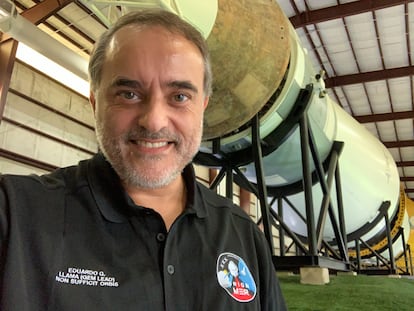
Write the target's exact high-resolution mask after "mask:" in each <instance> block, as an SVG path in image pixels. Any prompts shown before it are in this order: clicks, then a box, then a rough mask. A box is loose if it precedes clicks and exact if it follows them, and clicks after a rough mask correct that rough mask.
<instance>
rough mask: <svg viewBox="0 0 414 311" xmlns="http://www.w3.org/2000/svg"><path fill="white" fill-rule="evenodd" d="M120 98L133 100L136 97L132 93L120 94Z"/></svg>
mask: <svg viewBox="0 0 414 311" xmlns="http://www.w3.org/2000/svg"><path fill="white" fill-rule="evenodd" d="M121 96H122V97H124V98H126V99H135V98H136V97H137V95H136V94H135V93H134V92H127V91H125V92H121Z"/></svg>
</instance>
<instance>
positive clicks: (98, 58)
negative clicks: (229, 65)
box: [88, 9, 212, 96]
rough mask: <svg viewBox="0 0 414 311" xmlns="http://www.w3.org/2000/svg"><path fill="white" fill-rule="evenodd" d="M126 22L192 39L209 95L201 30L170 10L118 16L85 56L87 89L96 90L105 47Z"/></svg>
mask: <svg viewBox="0 0 414 311" xmlns="http://www.w3.org/2000/svg"><path fill="white" fill-rule="evenodd" d="M128 25H137V26H161V27H163V28H165V29H166V30H168V31H170V32H171V33H176V34H180V35H182V36H183V37H185V38H186V39H187V40H189V41H191V42H192V43H194V44H195V45H196V46H197V48H198V49H199V50H200V53H201V55H202V57H203V61H204V93H205V95H206V96H210V95H211V91H212V86H211V85H212V72H211V63H210V55H209V51H208V47H207V43H206V41H205V40H204V38H203V36H202V35H201V33H200V32H199V31H198V30H197V29H196V28H195V27H193V26H192V25H190V24H189V23H187V22H185V21H184V20H182V19H181V18H180V17H179V16H177V15H176V14H174V13H171V12H168V11H164V10H153V9H151V10H141V11H133V12H130V13H128V14H126V15H123V16H121V17H120V18H119V19H118V20H117V22H116V23H115V24H114V25H113V26H112V27H111V28H109V29H108V30H107V31H106V32H104V33H103V34H102V35H101V37H100V38H99V39H98V41H97V42H96V44H95V48H94V50H93V51H92V54H91V57H90V60H89V68H88V70H89V81H90V84H91V89H92V90H96V89H97V88H98V87H99V83H100V82H101V78H102V67H103V65H104V62H105V57H106V49H107V47H108V44H109V42H110V41H111V39H112V37H113V36H114V34H115V33H116V32H117V31H118V30H119V29H121V28H123V27H125V26H128Z"/></svg>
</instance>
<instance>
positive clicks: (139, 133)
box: [125, 127, 181, 143]
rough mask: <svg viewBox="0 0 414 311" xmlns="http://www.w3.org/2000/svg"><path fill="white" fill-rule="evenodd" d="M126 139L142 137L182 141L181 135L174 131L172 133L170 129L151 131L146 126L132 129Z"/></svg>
mask: <svg viewBox="0 0 414 311" xmlns="http://www.w3.org/2000/svg"><path fill="white" fill-rule="evenodd" d="M125 139H126V140H140V139H151V140H157V139H163V140H167V141H171V142H176V143H179V142H180V141H181V139H180V137H179V136H178V135H176V134H174V133H171V132H170V131H169V130H168V129H166V128H162V129H161V130H159V131H157V132H152V131H149V130H148V129H146V128H144V127H137V128H134V129H132V130H130V131H129V132H128V133H126V135H125Z"/></svg>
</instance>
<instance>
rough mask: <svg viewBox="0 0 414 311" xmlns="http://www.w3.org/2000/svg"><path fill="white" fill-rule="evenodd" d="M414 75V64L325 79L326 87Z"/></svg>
mask: <svg viewBox="0 0 414 311" xmlns="http://www.w3.org/2000/svg"><path fill="white" fill-rule="evenodd" d="M410 75H414V66H407V67H399V68H390V69H384V70H377V71H370V72H361V73H356V74H350V75H344V76H337V77H331V78H326V79H325V87H326V88H333V87H338V86H344V85H349V84H356V83H364V82H372V81H378V80H386V79H393V78H401V77H406V76H410Z"/></svg>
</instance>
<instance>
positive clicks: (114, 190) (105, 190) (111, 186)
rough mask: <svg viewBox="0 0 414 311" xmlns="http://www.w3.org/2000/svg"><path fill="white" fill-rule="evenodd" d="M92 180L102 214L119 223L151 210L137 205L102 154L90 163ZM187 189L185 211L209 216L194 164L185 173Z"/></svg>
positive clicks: (90, 182)
mask: <svg viewBox="0 0 414 311" xmlns="http://www.w3.org/2000/svg"><path fill="white" fill-rule="evenodd" d="M87 175H88V180H89V184H90V187H91V192H92V195H93V197H94V198H95V201H96V203H97V205H98V208H99V209H100V211H101V213H102V215H103V216H104V217H105V218H106V219H107V220H109V221H111V222H115V223H123V222H127V221H128V218H130V217H131V216H133V215H137V214H143V213H145V211H148V209H145V208H143V207H141V206H137V205H135V204H134V202H133V201H132V199H131V198H130V197H129V196H128V194H127V193H126V192H125V190H124V189H123V187H122V185H121V182H120V179H119V177H118V175H117V174H116V172H115V171H114V169H113V168H112V167H111V165H110V163H109V162H108V161H107V160H106V159H105V157H104V156H103V154H102V153H98V154H96V155H95V156H94V157H93V158H92V159H91V160H90V161H89V164H88V173H87ZM183 176H184V180H185V185H186V188H187V204H186V210H185V212H186V213H188V214H196V215H197V217H200V218H204V217H206V216H207V209H206V206H205V203H204V200H203V198H202V194H201V193H200V190H199V187H198V185H197V182H196V178H195V173H194V168H193V166H192V165H191V164H189V165H187V166H186V167H185V168H184V170H183Z"/></svg>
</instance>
